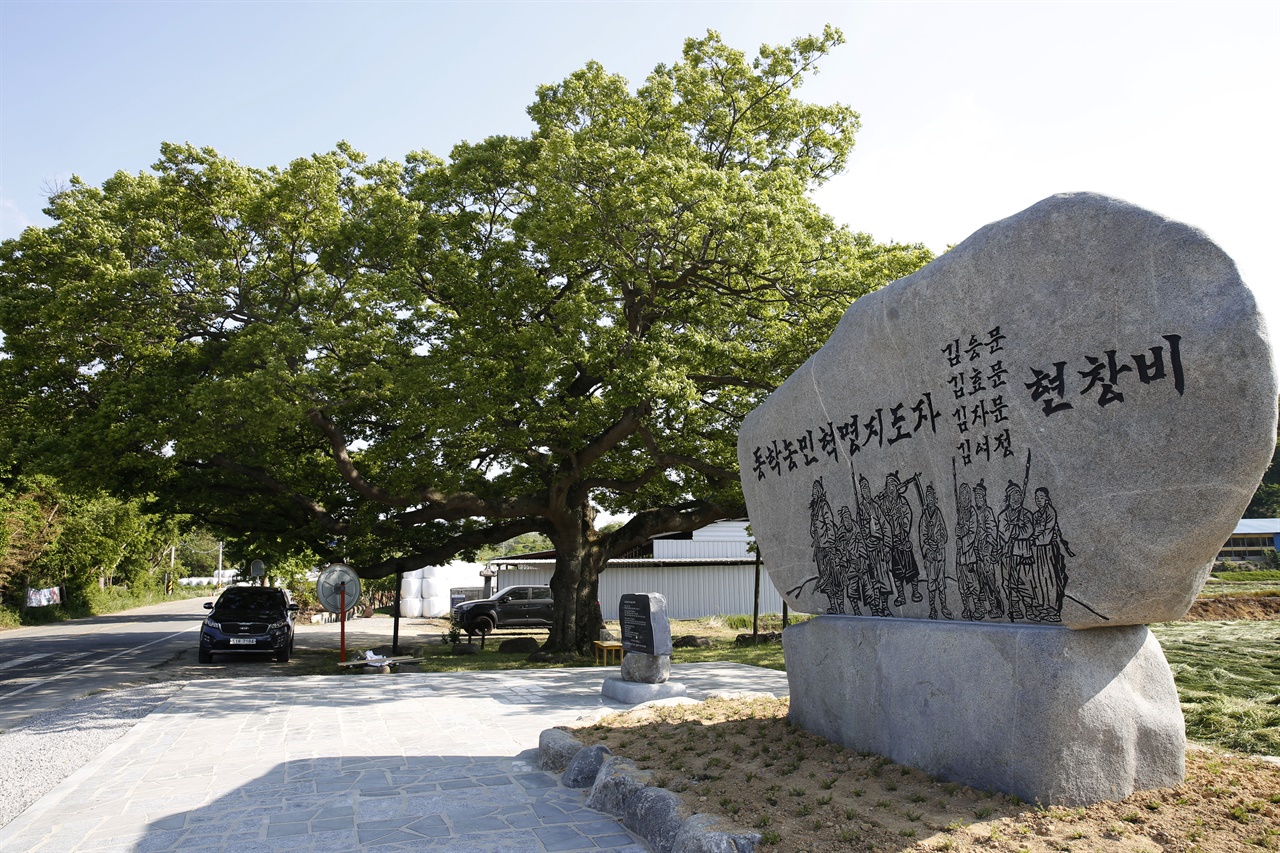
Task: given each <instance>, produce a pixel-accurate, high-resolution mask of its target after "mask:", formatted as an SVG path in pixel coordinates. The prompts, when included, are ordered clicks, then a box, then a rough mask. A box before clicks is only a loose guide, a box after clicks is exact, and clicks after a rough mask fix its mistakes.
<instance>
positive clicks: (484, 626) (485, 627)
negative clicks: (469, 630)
mask: <svg viewBox="0 0 1280 853" xmlns="http://www.w3.org/2000/svg"><path fill="white" fill-rule="evenodd" d="M495 627H497V626H496V625H495V624H494V622H493V620H492V619H491V618H489V617H488V616H481V617H480V618H479V619H477V620H476V633H477V634H479V635H480V636H481V637H483V636H486V635H487V634H489V632H491V631H492V630H493V629H494V628H495Z"/></svg>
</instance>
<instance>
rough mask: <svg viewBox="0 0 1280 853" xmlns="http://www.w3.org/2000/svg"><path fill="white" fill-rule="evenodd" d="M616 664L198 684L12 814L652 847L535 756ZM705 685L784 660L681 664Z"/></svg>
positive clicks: (38, 825) (61, 833)
mask: <svg viewBox="0 0 1280 853" xmlns="http://www.w3.org/2000/svg"><path fill="white" fill-rule="evenodd" d="M614 671H616V668H591V669H571V670H535V671H522V672H507V673H497V672H488V673H447V674H407V673H398V674H393V675H368V676H362V677H321V676H312V677H303V678H289V679H282V678H276V679H271V678H254V679H236V680H229V679H228V680H210V681H196V682H191V683H189V684H188V685H187V686H186V687H184V688H183V689H182V690H181V691H179V692H178V693H177V694H175V695H174V697H173V698H172V699H170V700H169V701H168V702H166V703H165V704H163V705H161V706H160V707H159V708H158V709H157V710H156V711H155V712H154V713H152V714H151V715H150V716H148V717H147V718H145V719H144V720H142V721H141V722H140V723H139V724H138V725H137V726H135V727H134V728H133V729H132V730H130V732H129V733H128V734H126V735H125V736H124V737H123V738H121V739H120V740H119V741H117V742H116V743H115V744H113V745H112V746H111V747H109V748H108V749H107V750H105V751H104V752H103V753H102V754H100V755H99V756H97V757H96V758H94V759H93V760H92V761H90V762H89V763H88V764H87V765H86V766H85V767H83V768H81V770H79V771H77V772H76V773H75V774H73V775H72V776H71V777H69V778H68V779H66V780H64V781H63V782H62V783H61V784H60V785H59V786H58V787H57V788H55V789H54V790H53V791H51V792H50V793H49V794H47V795H46V796H45V797H44V798H42V799H41V800H39V801H38V802H37V803H35V804H34V805H33V806H31V807H30V808H29V809H27V811H26V812H24V813H23V814H22V815H20V816H19V817H18V818H16V819H15V820H14V821H13V822H12V823H10V824H9V825H8V826H6V827H4V828H3V829H0V849H3V850H5V851H6V853H26V851H68V853H72V852H73V851H74V853H79V851H179V850H181V851H184V853H204V851H208V853H213V851H217V853H238V851H245V853H259V852H260V851H266V853H271V852H272V851H316V853H322V852H323V851H347V850H362V851H363V850H370V851H401V850H405V851H407V850H448V851H459V853H467V852H468V851H475V853H488V851H529V853H547V851H562V850H614V851H625V852H626V853H633V851H636V852H637V853H638V851H645V850H648V849H649V848H648V846H647V845H646V844H645V843H644V842H643V841H642V840H641V839H640V838H639V837H638V836H636V835H634V834H632V833H631V832H629V831H628V830H627V829H626V828H625V827H623V826H622V824H621V823H620V822H619V821H618V820H616V819H615V818H613V817H611V816H609V815H605V814H601V813H600V812H597V811H594V810H592V809H589V808H587V807H586V805H585V800H586V795H587V792H586V791H584V790H572V789H568V788H564V787H562V786H561V785H560V784H559V781H558V778H557V777H556V776H555V775H554V774H550V773H545V772H542V771H539V770H537V769H536V767H535V763H534V762H535V758H536V746H537V741H538V734H539V733H540V732H541V731H542V730H543V729H544V728H548V727H551V726H555V725H560V724H563V723H566V722H569V721H571V720H573V719H575V718H576V717H578V716H580V715H581V714H583V713H585V712H588V711H590V710H592V709H595V708H599V707H602V706H603V707H615V708H623V707H626V706H624V705H621V704H619V703H616V702H613V701H612V700H605V699H603V698H602V697H601V695H600V686H601V684H602V682H603V679H604V677H605V676H606V675H611V674H613V672H614ZM672 678H673V680H679V681H681V682H684V683H685V684H687V685H688V686H689V688H690V694H691V695H693V696H694V697H695V698H698V697H700V696H702V695H705V694H707V693H710V692H716V691H722V690H733V691H738V690H769V691H772V692H774V693H776V694H778V695H782V694H785V693H786V690H787V688H786V674H785V673H781V672H776V671H773V670H764V669H759V668H756V667H749V666H742V665H738V664H682V665H677V666H674V667H672Z"/></svg>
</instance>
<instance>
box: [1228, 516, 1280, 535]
mask: <svg viewBox="0 0 1280 853" xmlns="http://www.w3.org/2000/svg"><path fill="white" fill-rule="evenodd" d="M1235 532H1236V533H1239V534H1244V533H1255V534H1258V533H1280V518H1242V519H1240V522H1239V523H1238V524H1236V529H1235Z"/></svg>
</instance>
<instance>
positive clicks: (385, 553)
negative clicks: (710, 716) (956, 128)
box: [0, 29, 930, 650]
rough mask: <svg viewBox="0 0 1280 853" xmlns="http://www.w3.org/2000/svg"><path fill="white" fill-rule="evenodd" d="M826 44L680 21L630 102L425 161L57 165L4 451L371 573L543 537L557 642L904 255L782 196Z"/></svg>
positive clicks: (10, 336)
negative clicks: (780, 40)
mask: <svg viewBox="0 0 1280 853" xmlns="http://www.w3.org/2000/svg"><path fill="white" fill-rule="evenodd" d="M840 41H841V37H840V35H839V33H838V32H837V31H835V30H832V29H828V30H827V31H825V32H824V33H823V34H822V35H821V36H815V37H807V38H800V39H797V40H795V41H793V42H792V43H791V44H789V45H784V46H779V47H763V48H761V50H760V52H759V55H758V56H757V57H755V58H753V59H748V58H747V57H746V56H744V55H743V54H742V53H740V52H738V51H736V50H733V49H730V48H729V47H727V46H726V45H724V44H723V43H722V42H721V40H720V38H719V37H718V36H717V35H716V34H714V33H708V35H707V36H706V37H704V38H700V39H690V40H689V41H687V42H686V44H685V48H684V53H683V57H682V59H681V60H680V61H679V62H677V63H675V64H674V65H671V66H665V65H660V66H658V67H657V68H656V69H655V70H654V71H653V73H652V74H651V75H650V76H649V77H648V78H647V80H646V81H645V82H644V84H643V85H642V86H640V87H639V88H638V89H635V90H634V91H633V90H632V89H631V88H630V87H629V85H628V83H627V81H626V80H624V79H622V78H621V77H618V76H616V75H611V74H608V73H606V71H605V70H604V69H603V68H602V67H600V66H599V65H598V64H595V63H591V64H588V65H587V66H586V67H585V68H583V69H582V70H580V71H577V72H575V73H574V74H572V75H571V76H569V77H568V78H567V79H565V80H564V81H562V82H561V83H558V84H556V85H550V86H543V87H540V88H539V89H538V91H537V97H536V100H535V101H534V103H533V104H532V106H530V108H529V114H530V116H531V118H532V119H533V122H534V130H533V132H532V133H531V134H529V135H527V136H499V137H492V138H489V139H486V140H484V141H482V142H479V143H474V144H472V143H462V144H459V145H458V146H456V147H455V148H454V149H453V151H452V152H451V153H450V156H449V157H448V159H447V160H446V159H440V158H437V157H434V156H431V155H429V154H426V153H417V154H412V155H410V156H409V157H407V158H406V161H405V162H404V163H403V164H402V163H395V162H389V161H379V162H373V163H371V162H368V161H366V159H365V158H364V157H362V156H361V155H360V154H359V153H357V152H355V151H353V150H351V149H350V148H349V147H347V146H345V145H340V146H339V147H338V150H336V151H334V152H331V153H329V154H325V155H317V156H313V157H310V158H306V159H301V160H297V161H295V162H294V163H292V164H290V165H289V166H288V167H287V168H284V169H274V168H273V169H267V170H259V169H252V168H247V167H244V166H241V165H239V164H237V163H235V162H234V161H231V160H228V159H226V158H223V157H221V156H219V155H218V154H217V153H215V152H213V151H211V150H208V149H197V148H193V147H190V146H178V145H165V146H163V147H162V156H161V159H160V161H159V162H158V163H156V164H155V166H154V167H153V169H152V170H151V171H150V172H146V173H142V174H138V175H129V174H125V173H119V174H117V175H115V176H114V177H113V178H111V179H110V180H108V181H107V182H106V183H105V184H104V185H103V186H102V187H101V188H95V187H90V186H87V185H85V184H83V183H81V182H79V181H73V182H72V184H71V186H70V187H69V188H67V189H66V190H65V191H62V192H59V193H58V194H56V195H55V196H53V197H52V199H51V202H50V208H49V211H48V212H49V215H50V216H51V217H52V218H53V219H54V220H55V224H54V225H52V226H50V227H48V228H43V229H29V230H28V231H26V232H25V233H24V234H23V235H22V236H21V238H19V239H18V240H14V241H9V242H6V243H5V244H4V245H3V247H2V248H0V265H2V266H0V329H2V330H3V332H4V333H5V335H6V338H5V342H4V347H5V352H6V354H7V355H8V358H7V359H5V360H3V361H0V372H2V375H0V384H2V385H3V386H4V388H5V390H4V391H2V392H0V393H3V394H4V395H6V396H7V397H8V401H9V404H10V405H9V407H8V408H7V409H6V411H7V412H8V414H9V419H10V422H11V423H12V424H13V427H12V429H11V430H10V432H11V434H12V435H13V436H15V437H16V442H17V447H18V449H19V450H20V455H21V458H24V459H27V460H30V461H29V462H28V464H32V465H36V464H38V465H40V466H43V467H45V468H47V469H49V470H53V471H56V472H58V473H59V474H61V475H63V476H67V477H76V478H79V479H83V480H85V481H86V482H88V483H91V484H94V485H99V484H102V485H105V486H107V487H108V488H111V489H112V490H114V491H117V492H119V493H122V494H128V495H134V494H146V495H151V496H154V498H155V499H156V500H157V501H159V502H161V503H162V504H163V505H164V506H167V507H172V508H174V509H176V510H180V511H182V512H184V513H189V514H190V515H192V516H193V517H195V518H196V519H197V520H198V521H199V522H200V523H203V524H206V525H209V526H211V527H212V528H214V529H221V530H232V531H242V532H251V533H252V534H253V535H255V536H259V537H262V539H263V541H269V542H272V543H276V547H281V548H283V547H288V546H296V547H304V546H305V547H310V548H312V549H313V550H315V551H316V552H317V553H319V554H322V555H331V556H342V557H346V558H347V559H349V560H351V561H352V562H353V563H354V564H355V565H356V567H357V568H358V570H359V571H360V572H361V573H362V574H364V575H366V576H368V577H380V576H386V575H388V574H390V573H392V572H396V571H401V570H407V569H413V568H416V567H418V566H423V565H431V564H435V563H439V562H442V561H445V560H447V559H449V558H451V557H452V556H454V555H455V554H460V553H462V554H466V553H470V552H472V551H474V549H475V548H477V547H479V546H481V545H484V544H488V543H494V542H500V541H504V540H506V539H509V538H511V537H513V536H517V535H520V534H525V533H539V534H542V535H545V536H547V537H549V538H550V540H551V542H552V543H553V544H554V546H555V549H556V553H557V560H556V569H555V574H554V576H553V579H552V582H551V583H552V586H553V588H554V589H555V594H556V604H557V609H556V620H555V625H554V628H553V630H552V633H551V639H550V641H549V647H550V648H552V649H556V650H570V649H581V648H583V647H585V646H586V645H588V644H589V643H590V641H591V639H593V638H594V637H595V636H596V631H597V629H598V627H599V625H600V611H599V605H598V602H597V577H598V574H599V572H600V571H601V570H602V569H603V568H604V566H605V564H606V562H607V560H608V559H609V558H610V556H612V555H615V554H619V553H622V552H624V551H626V550H628V549H630V548H633V547H635V546H637V545H639V544H641V543H642V542H643V541H644V540H645V539H646V538H647V537H649V536H652V535H653V534H657V533H664V532H673V531H681V530H691V529H695V528H697V527H700V526H702V525H705V524H707V523H708V522H711V521H714V520H716V519H720V518H725V517H731V516H737V515H742V514H743V513H744V507H743V501H742V495H741V490H740V486H739V482H738V472H737V470H736V458H735V439H736V434H737V428H738V425H739V423H740V421H741V418H742V417H743V416H744V415H745V413H746V412H748V411H749V410H750V409H751V408H753V407H754V406H755V405H756V404H757V403H758V402H759V401H760V400H761V399H762V398H763V396H764V395H766V394H767V393H768V392H769V391H770V390H772V389H773V388H774V387H776V386H777V385H778V384H779V383H780V382H781V381H782V380H783V379H784V378H785V377H786V376H787V375H788V374H789V373H790V372H791V371H793V370H794V369H795V368H796V367H797V366H799V364H800V363H801V362H802V361H803V360H804V359H805V358H806V357H808V355H809V354H811V353H812V352H813V351H814V350H815V349H817V348H818V346H820V345H821V344H822V342H823V341H824V340H825V339H826V337H827V335H828V334H829V333H830V331H831V329H832V327H833V326H834V323H835V321H836V320H837V319H838V317H839V315H840V314H841V313H842V312H843V311H844V309H845V308H846V307H847V306H848V304H849V303H850V301H851V300H852V299H854V298H856V297H857V296H858V295H860V294H862V293H865V292H867V291H869V290H871V289H874V288H876V287H879V286H881V285H883V284H885V283H887V282H888V281H891V280H893V279H896V278H898V277H900V276H902V275H905V274H907V273H910V272H912V271H913V270H915V269H917V268H918V267H920V266H921V265H923V264H924V263H926V262H927V261H928V260H929V259H930V255H929V253H928V251H927V250H925V249H923V248H922V247H920V246H901V245H892V246H886V245H879V244H876V243H875V242H873V240H872V239H871V238H870V237H868V236H866V235H864V234H855V233H851V232H849V231H847V230H846V229H843V228H840V227H837V226H836V225H835V224H834V223H833V222H832V221H831V220H830V219H829V218H828V217H826V216H825V215H823V214H822V212H821V211H820V210H819V209H818V208H817V207H816V206H815V205H814V204H813V203H812V202H811V201H810V200H809V198H808V196H807V193H808V192H809V191H810V190H812V189H813V188H814V187H816V186H818V185H820V184H821V183H822V182H824V181H826V180H827V179H828V178H830V177H831V176H832V175H834V174H836V173H837V172H839V171H840V170H841V169H842V168H843V167H844V165H845V162H846V159H847V157H848V155H849V152H850V150H851V148H852V146H853V141H854V132H855V130H856V129H857V125H858V122H857V115H856V114H855V113H854V112H853V111H852V110H850V109H849V108H848V107H845V106H842V105H838V104H837V105H830V106H819V105H814V104H808V103H805V102H803V101H801V100H799V99H798V98H797V97H796V89H797V88H798V87H799V86H800V84H801V83H802V81H803V80H804V79H805V78H806V77H807V76H808V75H810V74H812V73H814V71H815V63H816V62H817V61H818V60H819V59H820V58H821V57H822V56H823V55H824V54H825V53H826V52H827V51H828V50H829V49H830V48H831V47H833V46H834V45H836V44H837V43H839V42H840ZM597 508H604V509H606V510H609V511H612V512H617V513H628V514H631V515H632V517H631V520H630V521H629V522H628V523H626V524H625V525H623V526H622V527H621V528H619V529H616V530H612V531H609V532H602V531H600V530H599V529H598V528H597V526H596V524H595V517H596V513H597Z"/></svg>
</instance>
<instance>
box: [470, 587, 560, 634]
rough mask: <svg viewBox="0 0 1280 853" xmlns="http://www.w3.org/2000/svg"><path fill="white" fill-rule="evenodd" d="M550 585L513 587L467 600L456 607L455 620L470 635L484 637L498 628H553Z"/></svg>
mask: <svg viewBox="0 0 1280 853" xmlns="http://www.w3.org/2000/svg"><path fill="white" fill-rule="evenodd" d="M551 616H552V600H551V587H549V586H510V587H507V588H506V589H504V590H502V591H501V592H499V593H498V594H497V595H495V596H492V597H491V598H482V599H480V600H479V601H464V602H463V603H461V604H459V605H458V606H457V607H455V608H453V616H452V622H453V624H454V625H455V626H456V627H457V628H459V629H460V630H462V631H466V632H467V636H469V637H474V636H475V635H476V634H479V635H480V636H482V637H483V636H484V635H485V634H488V633H489V632H490V631H492V630H494V629H495V628H508V627H514V626H517V625H519V626H524V627H534V628H550V627H551Z"/></svg>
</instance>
